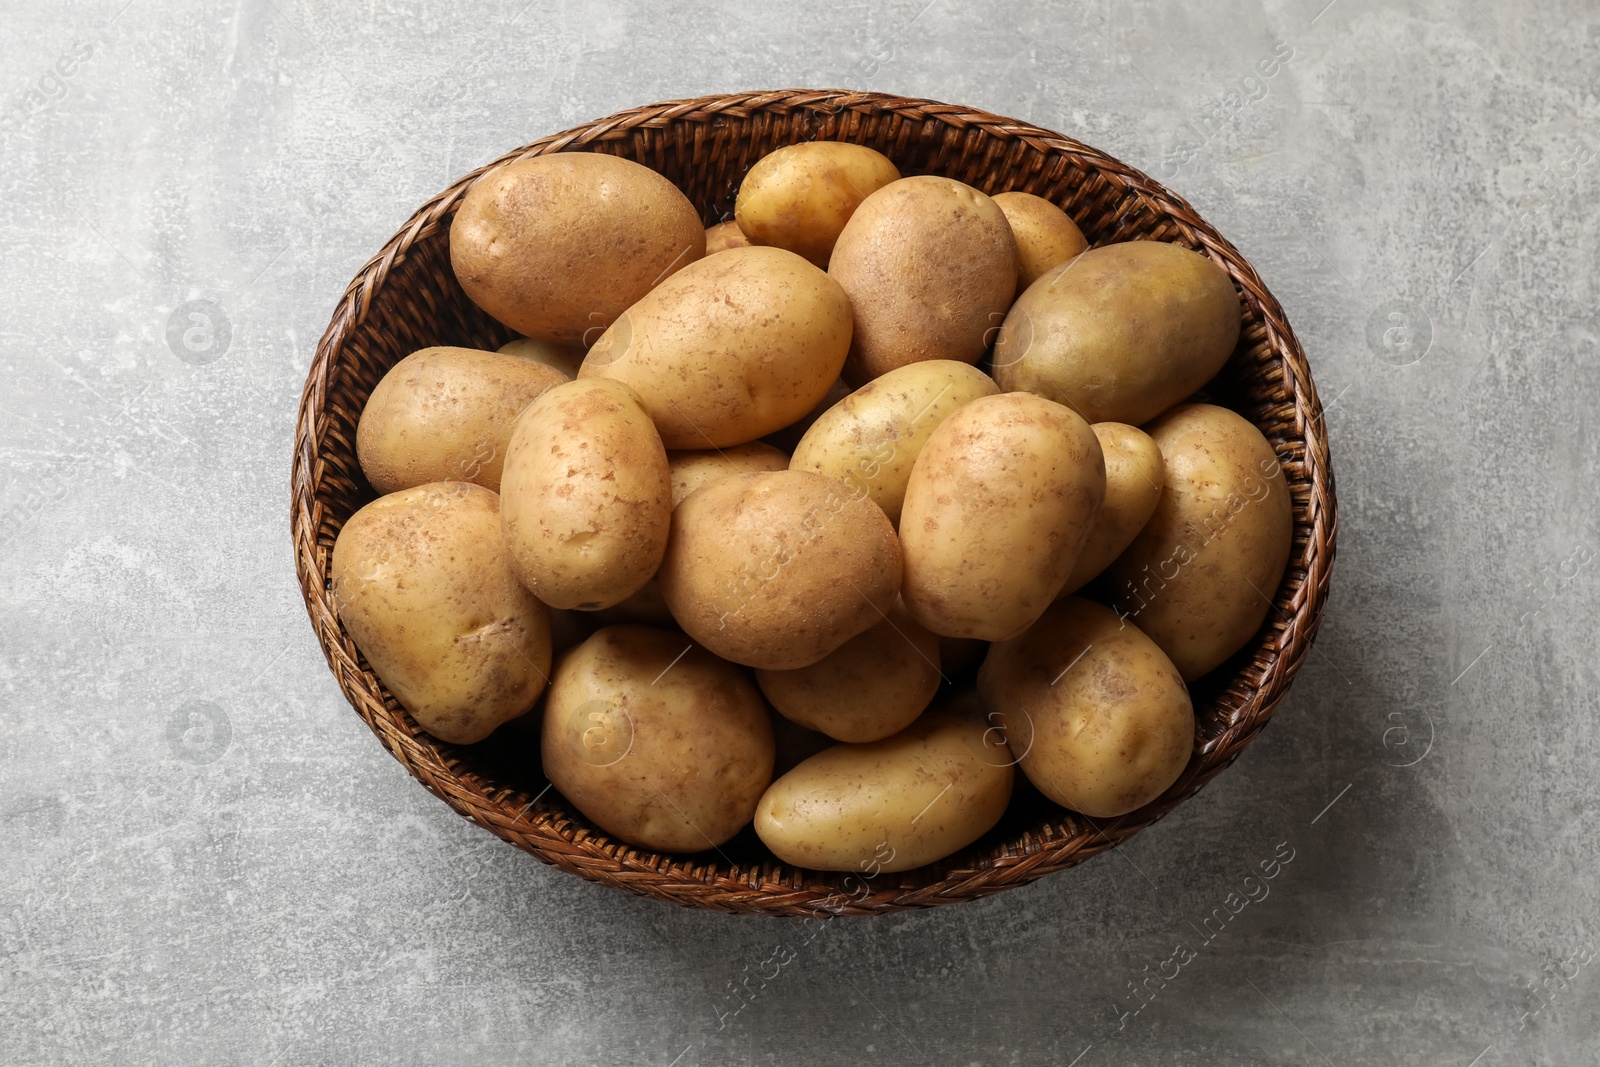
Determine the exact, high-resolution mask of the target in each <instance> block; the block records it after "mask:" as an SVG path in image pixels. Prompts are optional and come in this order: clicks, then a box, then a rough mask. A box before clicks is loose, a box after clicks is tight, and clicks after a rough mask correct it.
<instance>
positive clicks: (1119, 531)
mask: <svg viewBox="0 0 1600 1067" xmlns="http://www.w3.org/2000/svg"><path fill="white" fill-rule="evenodd" d="M1092 429H1093V430H1094V436H1095V439H1096V440H1098V441H1099V442H1100V454H1101V455H1103V456H1104V457H1105V461H1106V499H1105V503H1104V504H1102V505H1101V506H1100V514H1099V516H1098V517H1097V518H1096V519H1095V520H1094V525H1093V526H1092V527H1090V528H1089V536H1088V538H1087V539H1086V540H1085V541H1084V543H1083V551H1081V552H1079V553H1078V562H1077V563H1076V564H1074V565H1073V568H1072V575H1071V576H1070V577H1069V578H1067V584H1066V585H1064V586H1062V587H1061V595H1062V596H1067V595H1068V594H1071V593H1076V592H1077V591H1078V590H1079V589H1081V588H1083V587H1084V586H1085V585H1087V584H1088V583H1089V582H1090V581H1091V580H1092V579H1094V578H1095V577H1096V576H1097V575H1098V574H1099V573H1100V572H1101V571H1103V570H1105V569H1106V568H1107V567H1109V566H1111V564H1112V563H1113V562H1114V561H1115V560H1116V558H1117V557H1118V556H1120V555H1122V552H1123V550H1124V549H1126V548H1127V547H1128V546H1129V545H1130V544H1132V543H1133V539H1134V538H1135V537H1138V536H1139V531H1140V530H1142V529H1144V524H1145V523H1147V522H1149V521H1150V516H1151V515H1154V514H1155V510H1156V502H1157V501H1159V500H1160V499H1161V486H1162V483H1163V481H1164V480H1165V478H1166V470H1165V468H1164V467H1163V465H1162V462H1161V450H1160V449H1159V448H1157V447H1156V443H1155V442H1154V441H1152V440H1150V435H1149V434H1147V433H1145V432H1144V431H1143V430H1141V429H1139V428H1138V427H1136V426H1129V425H1128V424H1127V423H1123V422H1097V423H1095V424H1094V426H1093V427H1092Z"/></svg>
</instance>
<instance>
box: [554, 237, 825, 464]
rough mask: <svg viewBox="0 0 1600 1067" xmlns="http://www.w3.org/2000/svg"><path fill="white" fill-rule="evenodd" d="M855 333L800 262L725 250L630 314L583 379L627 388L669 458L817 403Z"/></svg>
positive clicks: (741, 435) (752, 434)
mask: <svg viewBox="0 0 1600 1067" xmlns="http://www.w3.org/2000/svg"><path fill="white" fill-rule="evenodd" d="M850 323H851V319H850V300H849V298H848V297H846V296H845V294H844V290H843V289H841V288H839V285H838V283H837V282H835V281H834V280H833V279H832V278H830V277H828V276H827V275H826V274H824V273H823V272H822V271H820V270H818V269H817V268H816V267H813V266H812V265H811V264H809V263H807V262H806V261H805V260H803V259H801V258H800V257H799V256H797V255H795V254H794V253H793V252H785V251H784V250H783V249H781V248H754V247H752V248H730V249H728V250H727V251H726V252H719V253H717V254H716V255H715V256H712V257H711V258H709V259H703V260H701V261H699V262H698V263H693V264H691V265H690V266H688V267H685V268H684V269H683V270H681V271H679V272H678V273H677V274H674V275H673V276H672V277H671V278H668V279H667V280H666V281H664V282H662V283H661V284H660V285H658V286H657V287H656V288H655V289H653V290H651V291H650V293H649V294H648V295H647V296H645V297H644V298H643V299H641V300H640V301H639V302H638V303H637V304H635V305H634V306H633V307H631V308H629V309H628V312H627V314H625V315H623V316H622V317H621V318H620V319H618V320H617V322H616V324H615V325H613V326H612V327H611V328H610V329H609V330H607V331H606V332H605V333H604V334H603V335H602V336H601V337H600V339H599V340H598V341H596V342H595V345H594V347H593V348H591V349H590V350H589V354H588V355H587V356H586V357H585V358H584V361H583V367H582V368H581V369H580V370H579V371H578V377H579V378H612V379H615V380H616V381H620V382H626V383H627V384H628V385H631V386H632V387H633V388H634V389H636V390H637V391H638V393H639V397H640V399H641V400H642V401H643V403H644V406H645V410H646V411H648V412H649V413H650V417H651V418H652V419H654V420H655V424H656V428H657V429H658V430H660V432H661V439H662V440H663V441H664V442H666V445H667V447H668V448H702V449H703V448H726V447H728V446H729V445H742V444H744V443H745V442H746V441H754V440H755V439H756V438H758V437H760V436H762V435H763V434H769V433H771V432H772V431H774V430H778V429H781V428H783V427H784V426H787V425H789V423H791V422H794V421H795V420H796V419H799V418H800V417H801V416H803V415H805V414H806V412H808V411H810V410H811V408H812V406H813V405H815V404H816V402H817V401H818V400H821V399H822V397H823V396H824V395H825V394H826V393H827V391H828V387H829V386H831V385H832V384H833V383H834V381H835V380H836V379H837V378H838V377H839V370H840V368H841V367H843V365H844V357H845V353H846V352H847V351H848V350H849V347H850V328H851V326H850Z"/></svg>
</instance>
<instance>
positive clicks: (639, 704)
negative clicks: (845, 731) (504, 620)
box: [542, 626, 773, 852]
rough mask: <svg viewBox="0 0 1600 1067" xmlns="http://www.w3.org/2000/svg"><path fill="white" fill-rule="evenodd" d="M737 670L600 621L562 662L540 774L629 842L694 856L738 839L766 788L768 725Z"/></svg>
mask: <svg viewBox="0 0 1600 1067" xmlns="http://www.w3.org/2000/svg"><path fill="white" fill-rule="evenodd" d="M767 714H768V713H767V708H766V705H765V704H763V703H762V701H761V694H759V693H758V692H756V687H755V686H754V685H752V684H751V683H750V679H749V678H747V677H745V674H744V672H743V671H741V670H739V669H738V668H737V667H734V666H733V665H731V664H728V663H724V662H722V661H721V660H719V659H717V658H716V657H715V656H712V655H711V654H710V653H708V652H706V651H705V649H702V648H696V647H695V646H694V644H693V643H692V642H691V641H690V640H689V639H688V638H687V637H684V636H683V635H682V634H679V633H674V632H672V631H669V630H655V629H650V628H649V627H644V626H608V627H606V628H605V629H603V630H599V631H597V632H596V633H595V635H594V636H593V637H591V638H589V640H587V641H585V642H584V643H583V644H581V645H579V646H578V647H577V648H575V649H573V650H572V651H571V652H569V653H567V654H566V655H565V656H563V657H562V659H561V662H560V663H559V664H557V665H556V673H555V678H554V680H553V681H552V682H551V684H550V696H549V698H548V699H547V701H546V703H545V715H544V738H543V746H542V750H543V757H544V773H545V776H546V777H547V778H549V779H550V783H551V784H552V785H554V786H555V787H556V788H557V789H559V790H561V793H562V795H563V796H565V797H566V798H567V799H568V800H570V801H572V803H573V805H574V806H575V807H577V809H578V810H579V811H581V812H583V814H584V815H585V816H586V817H588V819H589V820H590V821H591V822H593V823H594V824H595V825H597V826H599V827H600V828H601V829H602V830H604V831H605V832H606V833H608V834H612V835H614V836H616V837H619V838H621V839H622V840H624V841H626V842H628V843H629V844H630V845H635V846H637V847H639V848H647V849H655V850H658V851H661V852H699V851H701V850H702V849H707V848H713V847H715V846H717V845H720V844H722V843H723V842H724V841H726V840H728V838H730V837H732V836H733V835H734V834H736V833H738V832H739V830H740V829H741V828H742V827H743V826H744V825H745V824H746V823H748V822H749V821H750V817H751V816H752V815H753V814H754V813H755V807H756V802H757V801H758V800H759V799H760V798H761V794H762V791H763V790H765V789H766V788H767V784H768V783H769V782H771V781H772V760H773V743H772V724H771V722H770V721H769V720H768V717H767Z"/></svg>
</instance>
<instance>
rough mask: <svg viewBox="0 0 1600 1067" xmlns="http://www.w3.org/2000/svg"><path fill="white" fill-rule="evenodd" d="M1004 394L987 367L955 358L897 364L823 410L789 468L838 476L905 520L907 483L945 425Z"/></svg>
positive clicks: (887, 512)
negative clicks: (970, 406) (982, 400)
mask: <svg viewBox="0 0 1600 1067" xmlns="http://www.w3.org/2000/svg"><path fill="white" fill-rule="evenodd" d="M997 392H999V387H998V386H996V385H995V384H994V379H993V378H990V377H989V376H988V375H987V374H985V373H983V371H981V370H979V369H978V368H976V367H972V366H969V365H967V364H965V363H957V362H956V361H954V360H949V359H932V360H927V361H925V362H922V363H911V364H908V365H906V366H904V367H897V368H895V369H894V370H892V371H890V372H889V373H887V374H885V375H883V376H882V377H881V378H877V379H874V380H873V381H870V382H868V383H867V384H866V385H863V386H862V387H861V388H860V389H857V390H856V391H855V392H853V393H851V394H850V395H849V396H847V397H845V398H844V399H843V400H841V401H840V402H839V403H837V404H835V405H834V406H833V407H831V408H829V409H828V410H827V411H825V412H823V413H822V415H821V416H820V417H819V418H818V419H817V421H816V422H814V423H812V424H811V428H810V429H809V430H807V431H806V433H805V436H804V437H802V438H800V443H799V444H798V445H796V446H795V450H794V455H793V456H791V457H790V459H789V466H790V467H791V468H792V469H794V470H806V471H815V472H816V473H818V474H825V475H827V476H828V477H830V478H837V479H839V480H840V481H842V482H845V483H847V484H849V485H851V486H852V487H854V488H855V489H857V490H858V491H860V492H865V493H866V495H867V497H868V499H870V500H871V501H872V502H873V503H874V504H876V505H878V506H879V507H880V508H882V509H883V513H884V514H885V515H887V516H889V521H890V522H895V523H898V522H899V521H900V506H901V504H902V503H903V502H904V501H905V497H906V483H907V482H909V481H910V480H911V468H912V466H913V465H914V464H915V463H916V462H917V456H919V455H921V454H922V448H923V446H924V445H926V444H927V443H928V438H929V437H931V436H933V431H934V430H935V429H937V428H938V426H939V424H940V423H941V422H943V421H944V420H945V418H946V417H947V416H948V415H949V414H950V413H951V412H952V411H955V410H956V409H957V408H959V407H961V406H962V405H963V404H966V403H969V402H971V401H973V400H976V399H978V397H980V396H991V395H993V394H994V393H997Z"/></svg>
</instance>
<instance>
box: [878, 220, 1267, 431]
mask: <svg viewBox="0 0 1600 1067" xmlns="http://www.w3.org/2000/svg"><path fill="white" fill-rule="evenodd" d="M846 288H847V289H848V286H846ZM1240 321H1241V317H1240V306H1239V296H1238V294H1237V293H1236V292H1235V291H1234V288H1233V282H1232V280H1231V279H1229V277H1228V275H1227V274H1226V273H1225V272H1224V271H1223V270H1222V268H1220V267H1218V266H1217V265H1216V264H1215V263H1213V262H1211V260H1209V259H1207V258H1206V257H1205V256H1202V255H1200V254H1199V253H1198V252H1191V251H1189V250H1188V249H1187V248H1181V247H1179V246H1178V245H1172V244H1163V243H1161V242H1160V241H1130V242H1127V243H1125V244H1113V245H1102V246H1101V247H1099V248H1091V249H1090V250H1089V251H1087V252H1085V253H1083V254H1082V255H1080V256H1078V257H1076V258H1075V259H1072V260H1070V261H1068V262H1066V263H1063V264H1061V265H1060V266H1058V267H1054V268H1052V269H1050V270H1049V271H1046V272H1045V273H1044V274H1043V275H1042V276H1041V277H1040V278H1039V280H1038V281H1036V282H1034V283H1033V284H1032V285H1030V286H1028V288H1027V290H1026V291H1025V292H1024V293H1023V294H1022V295H1021V296H1019V297H1018V298H1017V302H1016V303H1015V304H1013V305H1012V307H1011V311H1010V313H1009V314H1007V315H1006V317H1005V322H1004V324H1003V325H1002V326H1001V327H1000V333H999V336H998V337H996V338H995V345H994V377H995V380H996V381H997V382H999V383H1000V388H1001V389H1004V390H1007V391H1013V390H1024V391H1027V392H1030V393H1037V394H1039V395H1040V396H1043V397H1048V398H1049V399H1051V400H1056V401H1059V402H1061V403H1063V404H1066V405H1068V406H1070V407H1072V408H1074V409H1076V410H1077V412H1078V413H1079V414H1080V415H1082V416H1083V417H1084V418H1086V419H1088V420H1089V421H1090V422H1125V423H1128V424H1130V425H1134V426H1142V425H1144V424H1145V423H1147V422H1149V421H1150V420H1151V419H1153V418H1155V417H1156V416H1157V415H1159V414H1161V413H1162V412H1163V411H1166V410H1167V409H1168V408H1170V407H1172V406H1173V405H1174V404H1177V403H1178V402H1180V401H1182V400H1183V399H1184V398H1185V397H1187V396H1188V395H1189V394H1191V393H1193V392H1194V391H1195V390H1196V389H1198V388H1200V387H1201V386H1202V385H1204V384H1206V382H1208V381H1210V380H1211V378H1212V376H1213V375H1215V374H1216V373H1217V371H1219V370H1221V369H1222V365H1223V364H1224V363H1226V362H1227V361H1228V356H1229V355H1231V354H1232V353H1233V347H1234V345H1235V344H1236V343H1237V342H1238V340H1239V328H1240Z"/></svg>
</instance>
